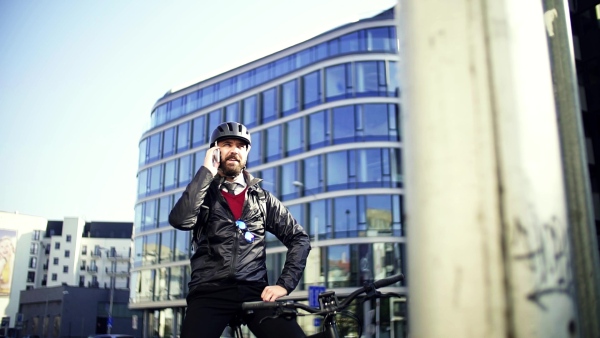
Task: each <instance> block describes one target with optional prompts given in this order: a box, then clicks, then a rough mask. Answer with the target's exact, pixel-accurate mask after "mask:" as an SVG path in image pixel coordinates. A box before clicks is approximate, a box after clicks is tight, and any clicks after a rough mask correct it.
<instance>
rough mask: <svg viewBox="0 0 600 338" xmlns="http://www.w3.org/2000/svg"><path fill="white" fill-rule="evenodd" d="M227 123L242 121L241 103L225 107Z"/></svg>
mask: <svg viewBox="0 0 600 338" xmlns="http://www.w3.org/2000/svg"><path fill="white" fill-rule="evenodd" d="M225 121H240V109H239V103H237V102H235V103H232V104H230V105H228V106H227V107H225Z"/></svg>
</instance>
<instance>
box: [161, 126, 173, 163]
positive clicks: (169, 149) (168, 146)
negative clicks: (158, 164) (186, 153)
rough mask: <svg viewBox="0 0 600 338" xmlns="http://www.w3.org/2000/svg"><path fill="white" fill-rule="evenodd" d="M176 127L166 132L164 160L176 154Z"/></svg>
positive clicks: (164, 137) (164, 136)
mask: <svg viewBox="0 0 600 338" xmlns="http://www.w3.org/2000/svg"><path fill="white" fill-rule="evenodd" d="M175 142H176V141H175V127H173V128H169V129H167V130H165V131H164V135H163V156H162V157H163V158H165V157H168V156H171V155H173V154H174V153H175Z"/></svg>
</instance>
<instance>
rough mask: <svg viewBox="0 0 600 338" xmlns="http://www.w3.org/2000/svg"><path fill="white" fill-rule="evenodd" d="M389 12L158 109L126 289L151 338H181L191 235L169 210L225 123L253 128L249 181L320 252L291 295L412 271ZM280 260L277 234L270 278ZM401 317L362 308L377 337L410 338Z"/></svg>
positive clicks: (145, 140) (176, 94) (196, 88)
mask: <svg viewBox="0 0 600 338" xmlns="http://www.w3.org/2000/svg"><path fill="white" fill-rule="evenodd" d="M393 14H394V10H393V8H392V9H389V10H387V11H384V12H382V13H380V14H379V15H376V16H374V17H372V18H368V19H363V20H360V21H357V22H354V23H351V24H348V25H345V26H342V27H338V28H336V29H334V30H331V31H329V32H326V33H323V34H321V35H319V36H316V37H314V38H312V39H310V40H308V41H305V42H302V43H300V44H297V45H294V46H292V47H289V48H287V49H284V50H282V51H279V52H277V53H274V54H272V55H269V56H267V57H264V58H261V59H258V60H255V61H253V62H251V63H248V64H246V65H243V66H241V67H238V68H235V69H232V70H230V71H227V72H225V73H222V74H219V75H217V76H215V77H212V78H209V79H206V80H203V81H201V82H198V83H196V84H194V85H192V86H189V87H187V88H184V89H180V90H177V91H170V92H168V93H167V94H165V95H164V96H163V97H162V98H160V99H159V100H158V101H157V102H156V104H155V106H154V108H153V110H152V115H151V127H150V129H149V130H148V131H147V132H145V133H144V134H143V136H142V138H141V141H140V156H139V170H138V191H137V202H136V207H135V210H136V218H135V227H134V229H135V234H134V248H135V249H134V250H135V254H134V261H133V269H132V283H131V285H132V291H131V292H132V294H131V297H132V298H131V303H130V308H132V309H140V310H144V313H145V315H144V318H143V321H142V322H143V328H141V329H143V333H144V334H143V336H144V337H146V336H150V335H158V336H160V337H167V336H171V335H173V336H176V335H178V334H179V326H180V323H181V319H182V317H183V315H184V314H185V297H186V295H187V283H188V281H189V275H190V271H189V255H190V237H189V236H190V234H189V233H187V232H183V231H177V230H175V229H173V228H172V227H171V226H170V225H169V224H168V214H169V211H170V210H171V208H172V206H173V204H174V202H175V201H176V200H177V199H178V198H179V196H180V195H181V193H182V192H183V190H184V189H185V187H186V185H187V184H188V183H189V182H190V180H191V178H192V176H193V175H194V173H195V172H196V171H197V170H198V169H199V168H200V166H201V165H202V163H203V160H204V155H205V152H206V149H207V147H208V144H207V143H208V137H209V136H210V133H211V131H212V130H213V129H214V128H215V127H216V126H217V125H218V124H220V123H221V122H224V121H239V122H242V123H243V124H245V125H246V126H247V127H248V128H249V129H250V131H251V134H252V135H251V136H252V143H253V145H252V150H251V152H250V156H249V158H248V169H249V171H250V172H251V173H252V174H253V175H254V176H256V177H260V178H262V179H264V181H263V184H262V187H263V188H264V189H267V190H269V191H270V192H271V193H273V194H274V195H276V196H278V197H279V199H281V200H282V201H283V202H284V203H285V204H286V205H287V206H288V208H289V209H290V211H291V212H292V214H293V215H294V216H295V217H296V219H297V220H298V222H299V223H300V224H302V225H303V226H304V227H305V228H306V230H307V232H308V233H309V234H310V236H311V240H312V245H313V250H312V251H311V253H310V256H309V262H308V264H307V267H306V270H305V273H304V276H303V280H302V281H301V283H300V285H299V286H298V288H297V289H296V290H295V291H294V292H293V293H292V294H291V297H292V298H295V299H297V300H301V301H306V300H307V299H308V295H309V290H310V289H311V286H325V287H327V288H329V289H333V290H335V291H336V293H337V295H338V297H340V298H342V297H343V296H344V295H346V294H348V293H349V292H350V291H352V290H353V288H355V287H357V286H360V285H362V284H363V283H364V282H365V281H367V280H372V279H379V278H383V277H386V276H390V275H393V274H395V273H398V272H400V271H403V270H404V242H405V239H404V230H403V224H402V193H403V190H402V171H401V155H402V143H401V141H402V138H401V133H400V130H401V129H400V121H401V120H400V104H399V102H401V101H400V99H399V95H400V93H399V90H398V83H397V80H396V78H397V77H396V73H397V67H398V66H397V64H398V58H399V57H398V51H397V48H398V47H397V39H396V28H395V23H394V18H393ZM285 252H286V248H285V247H284V246H283V245H282V244H280V243H279V241H278V240H277V239H276V238H275V237H274V236H271V241H270V242H269V247H268V260H267V264H268V267H269V279H270V281H271V282H273V281H275V280H276V279H277V276H278V273H279V271H280V270H281V268H282V265H283V263H284V261H285ZM390 290H393V291H396V292H400V293H404V292H405V291H406V290H405V288H404V286H402V285H396V286H394V287H392V288H390ZM403 308H404V307H403V303H402V301H399V300H395V301H390V300H389V299H382V300H380V301H377V302H375V301H373V302H372V303H371V304H366V305H364V307H361V306H358V307H357V308H355V309H354V311H355V312H356V313H357V314H358V315H359V316H360V317H361V318H365V319H366V320H368V321H370V322H372V323H373V325H368V326H367V327H366V330H368V332H367V333H370V334H373V337H374V336H375V334H374V333H375V331H378V332H379V335H378V336H379V337H402V336H403V332H404V331H405V330H406V328H405V325H404V320H403V317H404V313H403ZM305 318H308V319H305ZM299 321H300V322H301V324H302V325H303V327H304V328H305V329H306V331H307V332H308V333H311V332H314V331H315V330H316V329H317V328H316V326H315V324H318V323H315V322H313V320H312V317H303V318H299ZM342 326H343V330H345V332H343V333H345V334H347V335H350V334H352V333H353V331H352V330H353V329H351V328H346V327H345V326H344V325H342Z"/></svg>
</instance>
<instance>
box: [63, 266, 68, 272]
mask: <svg viewBox="0 0 600 338" xmlns="http://www.w3.org/2000/svg"><path fill="white" fill-rule="evenodd" d="M63 272H64V273H67V272H69V266H68V265H63Z"/></svg>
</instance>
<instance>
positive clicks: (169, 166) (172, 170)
mask: <svg viewBox="0 0 600 338" xmlns="http://www.w3.org/2000/svg"><path fill="white" fill-rule="evenodd" d="M164 186H165V191H166V190H171V189H173V188H175V187H176V186H177V159H174V160H171V161H169V162H167V163H165V183H164Z"/></svg>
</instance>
